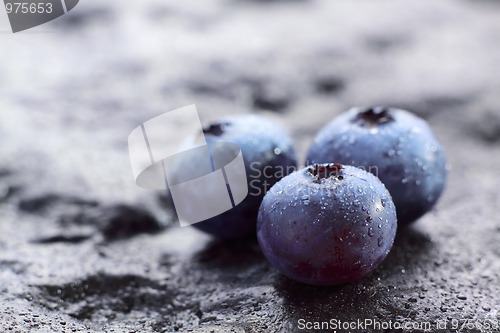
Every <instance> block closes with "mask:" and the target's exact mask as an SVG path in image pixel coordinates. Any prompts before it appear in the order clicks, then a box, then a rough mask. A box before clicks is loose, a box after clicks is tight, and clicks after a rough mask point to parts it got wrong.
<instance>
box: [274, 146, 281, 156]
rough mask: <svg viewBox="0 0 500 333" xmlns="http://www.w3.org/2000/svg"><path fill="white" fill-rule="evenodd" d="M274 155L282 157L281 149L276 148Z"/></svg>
mask: <svg viewBox="0 0 500 333" xmlns="http://www.w3.org/2000/svg"><path fill="white" fill-rule="evenodd" d="M274 154H276V155H280V154H281V149H279V148H278V147H276V148H274Z"/></svg>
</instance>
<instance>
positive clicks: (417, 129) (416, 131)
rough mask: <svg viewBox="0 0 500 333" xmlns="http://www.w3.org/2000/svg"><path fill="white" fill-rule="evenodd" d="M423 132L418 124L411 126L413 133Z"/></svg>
mask: <svg viewBox="0 0 500 333" xmlns="http://www.w3.org/2000/svg"><path fill="white" fill-rule="evenodd" d="M421 132H422V130H421V129H420V127H418V126H414V127H412V128H411V133H415V134H418V133H421Z"/></svg>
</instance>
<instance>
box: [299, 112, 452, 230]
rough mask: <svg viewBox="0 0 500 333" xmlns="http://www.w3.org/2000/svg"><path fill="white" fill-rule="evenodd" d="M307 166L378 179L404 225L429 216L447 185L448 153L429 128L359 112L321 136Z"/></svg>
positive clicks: (407, 117)
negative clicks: (338, 167) (340, 168)
mask: <svg viewBox="0 0 500 333" xmlns="http://www.w3.org/2000/svg"><path fill="white" fill-rule="evenodd" d="M307 161H308V163H332V162H335V163H341V164H348V165H353V166H356V167H361V168H364V169H365V170H367V171H370V172H372V173H373V174H375V175H376V176H378V177H379V178H380V180H382V182H383V183H384V184H385V186H386V187H387V189H388V190H389V192H390V193H391V195H392V198H393V199H394V203H395V205H396V209H397V214H398V222H399V223H400V224H401V225H403V224H408V223H410V222H412V221H415V220H416V219H418V218H419V217H421V216H422V215H424V214H425V213H426V212H428V211H429V210H430V209H431V208H432V207H433V206H434V205H435V204H436V202H437V200H438V199H439V197H440V195H441V193H442V191H443V189H444V185H445V180H446V161H445V157H444V153H443V149H442V147H441V145H440V144H439V142H438V141H437V139H436V137H435V136H434V134H433V133H432V131H431V129H430V128H429V126H428V125H427V123H426V122H425V121H424V120H423V119H421V118H419V117H417V116H415V115H414V114H412V113H410V112H407V111H404V110H399V109H393V108H384V107H374V108H368V109H359V108H353V109H351V110H349V111H348V112H346V113H344V114H342V115H340V116H339V117H337V118H336V119H334V120H333V121H331V122H330V123H329V124H327V125H326V126H325V127H324V128H323V129H322V130H321V131H320V132H319V133H318V135H317V136H316V138H315V139H314V142H313V143H312V144H311V146H310V148H309V151H308V154H307Z"/></svg>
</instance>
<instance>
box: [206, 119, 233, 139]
mask: <svg viewBox="0 0 500 333" xmlns="http://www.w3.org/2000/svg"><path fill="white" fill-rule="evenodd" d="M228 125H229V123H223V122H218V123H212V124H210V125H208V126H207V127H203V134H211V135H213V136H221V135H222V134H224V128H225V127H226V126H228Z"/></svg>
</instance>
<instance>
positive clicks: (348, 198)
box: [257, 164, 397, 286]
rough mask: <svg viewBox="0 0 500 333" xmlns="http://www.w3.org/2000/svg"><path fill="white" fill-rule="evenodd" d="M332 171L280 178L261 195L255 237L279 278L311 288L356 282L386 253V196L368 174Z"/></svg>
mask: <svg viewBox="0 0 500 333" xmlns="http://www.w3.org/2000/svg"><path fill="white" fill-rule="evenodd" d="M331 166H337V169H338V172H336V175H332V176H330V177H326V176H328V175H326V176H325V175H323V176H321V175H320V176H317V174H315V170H316V166H310V167H307V168H304V169H301V170H299V171H297V172H294V173H292V174H290V175H289V176H287V177H285V178H283V179H282V180H281V181H279V182H278V183H277V184H276V185H274V186H273V187H272V188H271V190H270V191H269V192H268V193H267V194H266V196H265V197H264V200H263V201H262V204H261V206H260V210H259V216H258V222H257V237H258V241H259V244H260V246H261V248H262V252H263V253H264V255H265V257H266V258H267V259H268V260H269V261H270V262H271V264H272V265H273V266H275V267H276V268H277V269H278V270H279V271H281V273H283V274H284V275H285V276H287V277H289V278H291V279H293V280H295V281H299V282H302V283H306V284H311V285H321V286H326V285H338V284H343V283H347V282H352V281H356V280H358V279H360V278H361V277H363V276H365V275H366V274H368V273H369V272H371V271H372V270H373V269H375V267H377V265H378V264H380V262H382V260H383V259H384V258H385V257H386V256H387V254H388V253H389V251H390V249H391V247H392V244H393V242H394V237H395V235H396V228H397V220H396V209H395V207H394V203H393V202H392V199H391V196H390V194H389V192H388V191H387V189H386V188H385V187H384V185H383V184H382V182H380V180H379V179H378V178H377V177H375V176H373V175H372V174H370V173H368V172H366V171H363V170H361V169H358V168H354V167H351V166H340V165H336V164H330V165H328V164H323V165H321V166H320V167H323V168H325V169H328V168H331Z"/></svg>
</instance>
